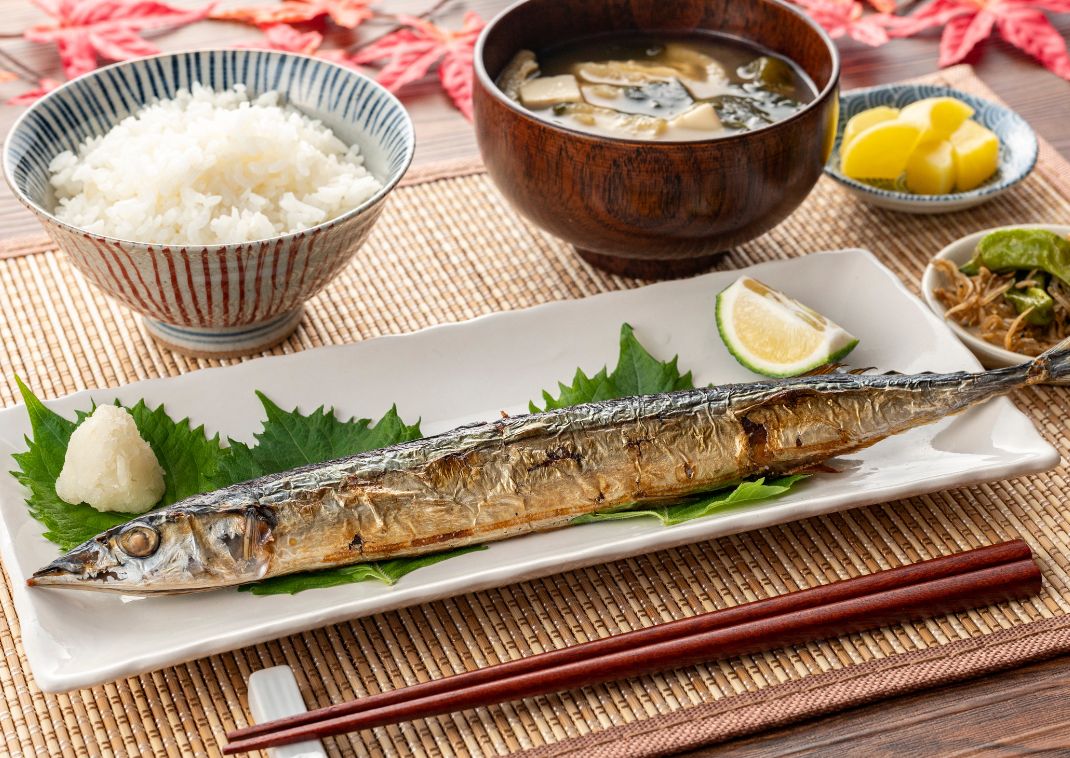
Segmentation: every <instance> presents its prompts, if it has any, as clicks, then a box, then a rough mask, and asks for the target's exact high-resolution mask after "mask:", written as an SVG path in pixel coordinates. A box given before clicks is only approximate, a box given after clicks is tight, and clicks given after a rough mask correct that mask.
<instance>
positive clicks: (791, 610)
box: [223, 540, 1041, 753]
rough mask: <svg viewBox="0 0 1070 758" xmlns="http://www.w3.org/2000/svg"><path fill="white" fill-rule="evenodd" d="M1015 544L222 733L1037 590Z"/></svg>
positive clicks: (513, 687)
mask: <svg viewBox="0 0 1070 758" xmlns="http://www.w3.org/2000/svg"><path fill="white" fill-rule="evenodd" d="M1040 581H1041V580H1040V570H1039V569H1038V568H1037V566H1036V564H1035V563H1034V562H1033V557H1032V553H1031V552H1030V550H1029V546H1028V545H1026V543H1025V542H1023V541H1021V540H1014V541H1012V542H1003V543H1000V544H997V545H991V546H988V547H982V548H977V549H975V550H969V551H967V552H964V553H957V554H954V555H949V556H944V557H941V558H934V559H932V560H928V561H923V562H920V563H914V564H910V565H907V566H900V567H898V568H894V569H888V570H886V571H878V572H876V573H873V574H868V575H865V576H859V577H855V578H853V579H847V580H844V581H839V582H833V583H831V584H827V585H824V586H821V587H814V588H811V589H806V590H799V591H797V592H791V593H788V594H786V595H781V596H778V597H773V598H769V599H766V600H758V601H755V602H752V603H746V604H744V605H740V606H736V607H734V608H726V609H723V610H718V611H713V612H710V613H703V614H701V615H698V616H693V617H691V618H687V619H681V620H679V621H672V622H669V623H665V624H658V625H655V626H652V627H650V628H647V629H640V630H637V631H634V632H628V633H626V634H619V635H615V636H612V637H607V638H605V639H601V640H595V641H592V642H586V643H583V644H580V645H573V646H571V647H567V648H563V649H561V650H554V651H551V652H547V653H541V654H539V655H533V656H529V657H527V658H521V659H519V660H515V661H509V662H506V663H500V664H497V665H494V666H488V667H486V668H482V669H477V670H475V671H470V672H467V673H463V674H457V675H455V676H450V677H445V678H443V679H437V680H434V681H430V682H424V683H421V684H417V685H413V686H411V687H403V688H400V689H397V690H392V691H389V692H383V693H380V694H377V695H370V696H368V697H364V698H360V699H358V700H353V701H350V702H348V703H340V704H338V705H332V706H328V707H326V708H321V709H319V710H315V711H309V712H308V713H302V714H300V715H297V716H291V717H288V718H284V719H278V720H276V721H270V722H266V723H263V724H255V725H253V726H249V727H246V728H244V729H236V730H234V731H231V732H228V733H227V740H228V744H227V745H226V746H224V748H223V752H224V753H239V752H245V751H248V750H258V749H262V748H266V747H273V746H277V745H286V744H290V743H292V742H299V741H301V740H307V739H315V738H319V737H326V736H329V735H332V734H339V733H342V732H349V731H355V730H358V729H368V728H371V727H375V726H381V725H383V724H390V723H395V722H398V721H407V720H412V719H417V718H425V717H428V716H434V715H438V714H441V713H449V712H453V711H459V710H464V709H466V708H475V707H479V706H484V705H492V704H496V703H502V702H506V701H509V700H518V699H520V698H525V697H532V696H534V695H540V694H546V693H550V692H559V691H562V690H567V689H574V688H577V687H583V686H587V685H591V684H597V683H599V682H606V681H611V680H614V679H622V678H626V677H633V676H639V675H641V674H646V673H652V672H657V671H665V670H669V669H673V668H680V667H683V666H689V665H693V664H696V663H701V662H703V661H708V660H712V659H715V658H724V657H728V656H733V655H742V654H745V653H755V652H759V651H762V650H769V649H772V648H777V647H783V646H784V645H791V644H798V643H802V642H808V641H812V640H818V639H822V638H825V637H833V636H840V635H843V634H847V633H850V632H857V631H861V630H863V629H872V628H874V627H879V626H884V625H888V624H894V623H899V622H902V621H907V620H911V619H916V618H921V617H925V616H931V615H942V614H946V613H950V612H953V611H958V610H965V609H966V608H973V607H978V606H983V605H990V604H992V603H997V602H1001V601H1004V600H1009V599H1013V598H1019V597H1024V596H1026V595H1031V594H1034V593H1036V592H1038V591H1039V590H1040Z"/></svg>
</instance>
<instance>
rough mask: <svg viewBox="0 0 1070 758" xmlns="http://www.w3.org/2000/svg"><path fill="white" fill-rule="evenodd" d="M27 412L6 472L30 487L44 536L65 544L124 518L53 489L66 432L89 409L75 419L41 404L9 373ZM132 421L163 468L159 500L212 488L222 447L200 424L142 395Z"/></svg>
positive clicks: (68, 545)
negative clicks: (20, 449)
mask: <svg viewBox="0 0 1070 758" xmlns="http://www.w3.org/2000/svg"><path fill="white" fill-rule="evenodd" d="M15 381H16V382H17V384H18V387H19V392H20V393H22V399H23V402H24V403H25V404H26V412H27V414H28V415H29V417H30V426H31V428H32V430H33V438H32V439H30V438H27V439H26V445H27V450H26V452H24V453H18V454H16V455H15V456H14V458H15V463H16V464H17V465H18V467H19V468H18V470H17V471H12V472H11V473H12V475H13V476H14V477H15V479H17V480H18V481H19V482H20V483H21V484H22V485H23V486H24V487H26V488H27V489H28V490H29V491H30V497H29V498H28V499H27V501H26V502H27V505H28V506H29V509H30V515H32V516H33V517H34V518H35V519H37V520H38V521H40V522H41V523H42V524H44V526H45V534H44V536H45V538H46V539H48V540H50V541H52V542H54V543H55V544H57V545H59V546H60V548H62V549H63V550H70V549H71V548H74V547H76V546H78V545H80V544H82V543H83V542H85V541H86V540H89V539H92V538H93V537H95V536H96V535H98V534H100V533H101V532H103V531H105V530H106V529H110V528H111V527H113V526H118V525H119V524H123V523H126V522H127V521H129V520H130V518H131V514H129V513H101V512H100V511H97V510H95V509H93V508H90V507H89V506H88V505H85V504H84V503H80V504H78V505H71V504H70V503H66V502H64V501H63V500H60V498H59V496H58V495H56V479H57V478H59V472H60V471H62V470H63V460H64V458H65V457H66V455H67V445H68V443H69V442H70V439H71V434H73V433H74V430H75V428H77V426H78V424H80V423H81V422H82V421H84V420H85V418H86V417H87V416H88V415H89V413H85V412H81V413H78V417H77V420H76V421H70V420H69V419H66V418H64V417H63V416H60V415H59V414H58V413H56V412H55V411H52V410H50V409H49V408H47V407H46V406H45V405H44V403H42V402H41V401H40V400H39V399H38V398H37V397H36V396H35V395H34V394H33V392H31V391H30V389H29V387H27V386H26V385H25V384H24V383H23V382H22V380H21V379H19V378H18V377H16V378H15ZM127 410H128V411H130V414H131V415H132V416H133V417H134V423H135V424H136V425H137V428H138V431H139V432H140V433H141V436H142V437H143V438H144V439H145V441H146V442H148V443H149V445H150V446H151V447H152V450H153V452H154V453H155V454H156V457H157V459H159V461H160V465H161V467H163V470H164V483H165V487H166V489H165V490H164V495H163V498H162V499H161V500H160V506H165V505H170V504H171V503H175V502H177V501H179V500H182V499H183V498H186V497H189V496H190V495H196V494H198V493H201V492H207V491H208V490H210V489H213V488H214V486H215V485H214V477H215V472H216V467H217V465H218V463H219V458H220V455H221V453H222V450H221V448H220V446H219V437H218V436H216V437H212V438H211V439H209V438H208V437H206V436H205V433H204V427H203V426H199V427H197V428H196V429H194V428H191V426H190V423H189V419H182V420H181V421H178V422H176V421H173V420H172V419H171V418H170V417H169V416H168V415H167V413H166V412H165V411H164V408H163V406H160V407H159V408H156V409H151V408H149V407H148V406H147V405H146V404H145V402H144V401H141V402H139V403H138V404H137V405H135V406H134V407H133V408H128V409H127Z"/></svg>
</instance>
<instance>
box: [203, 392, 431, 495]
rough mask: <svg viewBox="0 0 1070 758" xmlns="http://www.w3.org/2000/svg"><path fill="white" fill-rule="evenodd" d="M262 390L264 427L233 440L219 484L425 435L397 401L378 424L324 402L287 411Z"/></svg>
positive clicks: (261, 400) (221, 467)
mask: <svg viewBox="0 0 1070 758" xmlns="http://www.w3.org/2000/svg"><path fill="white" fill-rule="evenodd" d="M256 395H257V397H259V398H260V402H261V403H262V404H263V406H264V412H265V413H266V414H267V419H266V420H265V421H264V426H263V429H262V430H261V431H260V433H259V434H257V435H256V444H255V445H251V446H250V445H246V444H244V443H241V442H235V441H234V440H230V443H229V444H230V446H229V447H228V448H227V449H226V454H225V455H224V456H223V460H222V463H221V465H220V476H219V480H218V483H217V485H216V486H218V487H222V486H225V485H228V484H234V483H236V482H244V481H247V480H249V479H256V478H258V477H261V476H267V475H268V474H275V473H278V472H280V471H287V470H289V469H292V468H297V467H298V466H305V465H308V464H310V463H322V462H323V461H329V460H332V459H334V458H343V457H345V456H347V455H356V454H357V453H363V452H366V451H368V450H376V449H378V448H381V447H387V446H389V445H396V444H397V443H399V442H408V441H410V440H416V439H419V438H420V437H421V436H422V434H421V433H420V422H419V421H417V422H416V423H415V424H412V425H409V424H406V423H405V422H404V421H402V420H401V417H400V416H398V411H397V406H394V407H392V408H391V409H390V410H389V411H387V412H386V415H384V416H383V417H382V418H381V419H379V421H377V422H376V423H375V424H374V425H373V424H372V422H371V419H366V418H361V419H357V418H351V419H349V420H347V421H342V420H340V419H339V418H338V417H337V416H335V414H334V410H333V409H330V408H324V407H323V406H320V407H319V408H317V409H316V410H314V411H312V413H310V414H308V415H304V414H301V413H300V412H298V410H297V409H296V408H295V409H294V410H292V411H284V410H282V408H280V407H279V406H277V405H276V404H275V403H273V402H272V401H271V400H270V399H269V398H268V397H267V396H266V395H265V394H264V393H263V392H257V393H256Z"/></svg>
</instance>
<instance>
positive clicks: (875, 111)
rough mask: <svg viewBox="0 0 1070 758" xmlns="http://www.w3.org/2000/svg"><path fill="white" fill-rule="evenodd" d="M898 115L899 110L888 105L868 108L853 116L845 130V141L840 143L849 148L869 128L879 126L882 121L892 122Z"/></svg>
mask: <svg viewBox="0 0 1070 758" xmlns="http://www.w3.org/2000/svg"><path fill="white" fill-rule="evenodd" d="M898 115H899V109H898V108H891V107H889V106H887V105H878V106H877V107H876V108H867V109H866V110H864V111H862V112H861V113H856V114H855V115H854V116H851V118H850V120H848V122H847V126H845V127H844V128H843V140H842V141H841V142H840V144H841V146H842V147H847V146H848V145H849V144H851V141H852V140H854V138H855V137H857V136H858V135H859V134H861V133H862V132H864V131H865V130H866V129H868V128H869V127H871V126H873V125H874V124H879V123H881V122H882V121H891V120H892V119H893V118H896V117H897V116H898ZM842 147H841V149H842Z"/></svg>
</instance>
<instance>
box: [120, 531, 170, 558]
mask: <svg viewBox="0 0 1070 758" xmlns="http://www.w3.org/2000/svg"><path fill="white" fill-rule="evenodd" d="M116 542H117V543H118V544H119V548H120V549H121V550H122V551H123V552H124V553H126V554H127V555H129V556H130V557H131V558H148V557H149V556H150V555H152V554H153V553H155V552H156V548H158V547H159V546H160V533H159V532H157V531H156V530H155V529H153V528H152V527H151V526H145V525H144V524H135V525H133V526H131V527H128V528H127V529H124V530H123V531H122V532H121V533H120V534H119V538H118V539H117V540H116Z"/></svg>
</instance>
